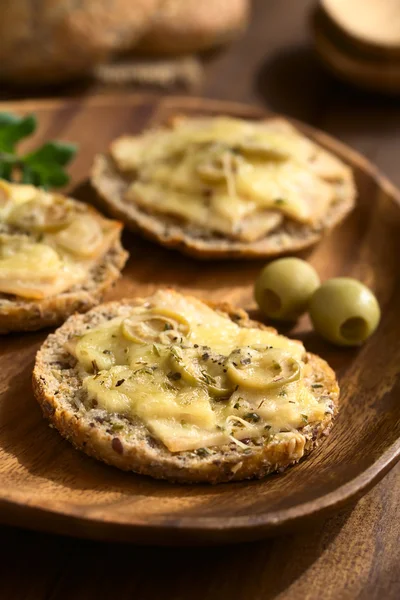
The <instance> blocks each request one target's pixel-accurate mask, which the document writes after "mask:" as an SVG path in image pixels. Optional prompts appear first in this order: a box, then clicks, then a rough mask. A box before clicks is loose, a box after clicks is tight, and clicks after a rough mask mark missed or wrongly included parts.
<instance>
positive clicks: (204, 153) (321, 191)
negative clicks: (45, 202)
mask: <svg viewBox="0 0 400 600" xmlns="http://www.w3.org/2000/svg"><path fill="white" fill-rule="evenodd" d="M92 183H93V185H94V187H95V188H96V190H97V192H98V195H99V202H100V203H101V204H102V206H103V207H104V208H106V209H107V210H108V211H109V213H110V214H112V215H114V216H115V217H117V218H119V219H121V220H122V221H124V222H125V223H126V224H127V226H128V227H131V228H132V229H133V230H134V231H137V230H139V231H141V232H142V233H143V234H144V235H146V236H147V237H149V238H151V239H153V240H156V241H158V242H159V243H161V244H163V245H165V246H169V247H173V248H177V249H179V250H181V251H182V252H185V253H187V254H191V255H194V256H197V257H200V258H232V257H243V258H260V257H268V256H276V255H280V254H285V253H288V252H295V251H298V250H301V249H303V248H305V247H307V246H310V245H312V244H314V243H315V242H317V241H318V240H319V239H321V237H322V236H323V235H324V234H325V233H326V232H327V231H328V230H330V229H331V228H332V227H334V226H335V225H336V224H337V223H339V222H340V221H341V220H342V219H343V218H344V217H345V216H346V215H347V213H349V211H350V210H351V209H352V208H353V206H354V202H355V186H354V181H353V175H352V172H351V170H350V168H349V167H348V166H346V165H345V164H344V163H343V162H342V161H341V160H339V159H338V158H336V157H335V156H334V155H333V154H331V153H329V152H327V151H326V150H324V149H323V148H322V147H320V146H318V145H317V144H315V143H314V142H313V141H311V140H310V139H308V138H307V137H305V136H304V135H302V134H301V133H300V132H299V131H297V130H296V129H295V128H294V127H293V126H292V125H291V124H289V123H288V122H287V121H285V120H283V119H278V118H271V119H268V120H264V121H249V120H241V119H235V118H231V117H196V118H188V117H187V118H185V117H176V118H174V119H172V121H171V122H170V123H169V125H168V126H165V127H160V128H158V129H153V130H150V131H146V132H144V133H142V134H139V135H135V136H123V137H120V138H118V139H116V140H115V141H114V142H113V143H112V144H111V146H110V149H109V152H108V153H107V154H105V155H98V156H97V157H96V158H95V162H94V166H93V170H92Z"/></svg>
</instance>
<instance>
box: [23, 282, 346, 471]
mask: <svg viewBox="0 0 400 600" xmlns="http://www.w3.org/2000/svg"><path fill="white" fill-rule="evenodd" d="M170 293H174V292H173V291H172V290H170ZM143 302H144V300H143V299H137V300H125V301H121V302H111V303H107V304H103V305H101V306H98V307H97V308H94V309H93V310H91V311H90V312H88V313H86V314H84V315H74V316H72V317H70V318H69V319H68V321H67V322H66V323H65V324H64V325H63V326H62V327H61V328H59V329H58V330H57V331H56V332H55V333H54V334H51V335H49V337H48V338H47V340H46V341H45V342H44V344H43V345H42V347H41V349H40V350H39V352H38V354H37V357H36V363H35V368H34V371H33V388H34V393H35V397H36V399H37V401H38V402H39V404H40V406H41V408H42V411H43V415H44V417H45V418H46V419H47V420H48V421H49V422H50V424H51V425H52V426H54V427H56V428H57V429H58V431H59V432H60V433H61V435H62V436H63V437H65V438H66V439H67V440H69V441H70V442H71V443H72V444H73V445H74V446H75V448H77V449H79V450H82V451H83V452H85V453H86V454H88V455H89V456H91V457H93V458H95V459H97V460H101V461H103V462H105V463H107V464H109V465H113V466H115V467H118V468H119V469H122V470H124V471H134V472H135V473H139V474H143V475H149V476H151V477H155V478H157V479H166V480H169V481H172V482H180V483H193V482H207V483H219V482H227V481H238V480H243V479H248V478H260V477H264V476H265V475H267V474H269V473H272V472H276V471H282V470H284V469H286V468H287V467H289V466H290V465H293V464H295V463H297V462H298V461H299V460H300V459H301V458H302V457H304V456H306V455H307V454H309V453H310V452H311V451H312V450H313V449H314V448H316V447H317V446H318V445H319V444H320V443H321V442H322V441H323V440H324V439H325V438H326V436H327V435H328V434H329V431H330V429H331V427H332V424H333V420H334V417H335V415H336V413H337V410H338V397H339V388H338V384H337V381H336V377H335V374H334V372H333V371H332V369H331V368H330V367H329V366H328V364H327V363H326V362H325V361H324V360H323V359H322V358H320V357H318V356H316V355H314V354H306V355H305V357H304V361H305V363H306V365H308V367H309V368H308V371H307V372H308V375H307V378H306V386H307V387H308V388H309V389H310V390H311V391H312V393H313V394H314V396H315V398H317V399H319V398H320V399H321V401H323V402H324V403H326V406H328V410H327V411H326V412H325V413H324V417H323V419H322V420H320V421H318V422H313V423H309V424H308V423H305V424H304V425H303V426H302V427H301V428H299V429H298V430H296V431H288V432H286V433H281V434H278V435H275V436H272V437H271V436H269V435H268V434H266V435H264V436H263V437H260V438H255V439H251V440H247V442H246V445H245V446H244V448H241V447H238V446H237V445H235V444H226V445H224V446H214V447H210V448H207V452H202V453H200V452H199V451H195V452H193V451H184V452H170V451H169V450H168V449H167V448H166V446H164V444H163V443H162V442H161V441H160V440H158V439H157V438H156V437H154V435H152V433H151V432H150V430H149V429H148V428H147V427H146V425H145V424H144V423H143V422H142V421H141V420H140V419H138V418H130V417H127V416H124V415H122V414H116V413H109V412H107V411H105V410H100V409H99V408H98V406H97V405H96V404H95V403H94V404H92V403H91V402H90V400H89V399H88V398H87V397H85V393H84V390H83V388H82V376H81V371H80V369H79V367H78V365H77V361H76V359H75V358H74V357H73V356H72V355H71V354H70V353H69V351H68V350H67V349H66V346H65V344H66V343H67V342H68V341H70V340H71V338H73V337H74V336H76V335H80V334H82V333H83V332H84V331H85V330H87V329H89V328H91V327H96V326H98V325H100V324H102V323H105V322H107V321H109V320H111V319H113V318H115V317H118V316H119V317H123V316H127V315H129V314H130V311H131V310H132V307H133V306H137V305H139V304H141V303H143ZM210 306H212V307H213V308H215V309H217V310H218V311H220V312H221V313H222V314H224V315H226V316H229V318H230V319H231V320H233V321H234V322H235V323H237V324H238V325H239V326H240V327H244V328H245V327H253V328H254V327H257V328H260V329H271V328H267V327H265V326H264V325H262V324H261V323H258V322H255V321H251V320H250V319H249V317H248V315H247V313H246V312H244V311H243V310H238V309H235V308H233V307H232V306H230V305H229V304H225V303H223V304H215V305H210ZM272 331H274V330H272Z"/></svg>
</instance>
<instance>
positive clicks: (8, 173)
mask: <svg viewBox="0 0 400 600" xmlns="http://www.w3.org/2000/svg"><path fill="white" fill-rule="evenodd" d="M36 127H37V120H36V117H35V116H34V115H28V116H25V117H20V116H18V115H14V114H12V113H0V178H3V179H6V180H7V181H21V182H22V183H30V184H33V185H36V186H39V187H43V188H57V187H63V186H65V185H66V184H67V183H68V182H69V176H68V174H67V173H66V172H65V170H64V167H66V165H68V163H70V162H71V160H72V159H73V158H74V156H75V155H76V152H77V146H76V145H75V144H70V143H68V142H54V141H50V142H46V143H45V144H43V146H40V147H39V148H37V149H36V150H33V151H31V152H29V153H28V154H25V155H24V156H20V155H19V154H17V152H16V146H17V144H18V143H19V142H20V141H21V140H22V139H24V138H26V137H27V136H29V135H31V134H32V133H33V132H34V131H35V130H36Z"/></svg>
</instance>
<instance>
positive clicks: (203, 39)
mask: <svg viewBox="0 0 400 600" xmlns="http://www.w3.org/2000/svg"><path fill="white" fill-rule="evenodd" d="M249 14H250V0H164V1H163V3H162V4H161V6H160V8H159V10H158V11H157V13H156V14H155V17H154V18H153V21H152V25H151V27H150V29H149V30H148V31H147V33H146V34H144V36H143V37H142V38H141V40H140V41H139V44H138V46H137V47H136V48H135V52H139V53H143V54H151V55H158V56H160V55H162V56H164V55H174V54H175V55H177V54H186V53H190V52H199V51H203V50H207V49H209V48H212V47H214V46H219V45H221V44H224V43H226V42H229V41H231V40H232V39H233V38H235V37H236V36H237V35H238V34H239V33H240V32H241V31H242V30H243V29H244V28H245V27H246V25H247V23H248V19H249Z"/></svg>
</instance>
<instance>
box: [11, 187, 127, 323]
mask: <svg viewBox="0 0 400 600" xmlns="http://www.w3.org/2000/svg"><path fill="white" fill-rule="evenodd" d="M121 229H122V224H121V223H119V222H117V221H112V220H109V219H105V218H104V217H103V216H102V215H100V213H98V212H97V211H96V210H95V209H93V208H92V207H90V206H87V205H86V204H84V203H82V202H78V201H76V200H72V199H71V198H67V197H65V196H62V195H60V194H53V193H49V192H46V191H44V190H42V189H39V188H36V187H34V186H32V185H24V184H12V183H7V182H6V181H3V180H0V333H6V332H9V331H24V330H35V329H41V328H42V327H47V326H49V325H55V324H59V323H61V322H62V321H64V320H65V319H66V318H67V317H68V316H69V315H71V314H72V313H74V312H76V311H86V310H89V308H92V307H93V306H94V305H96V304H97V303H98V302H99V301H100V299H101V298H102V296H103V294H104V292H105V291H106V290H107V289H108V288H109V287H110V285H111V284H112V283H113V282H114V281H115V280H116V279H117V278H118V277H119V274H120V270H121V269H122V268H123V266H124V264H125V262H126V259H127V256H128V255H127V253H126V252H125V250H124V249H123V248H122V246H121V242H120V236H121Z"/></svg>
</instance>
